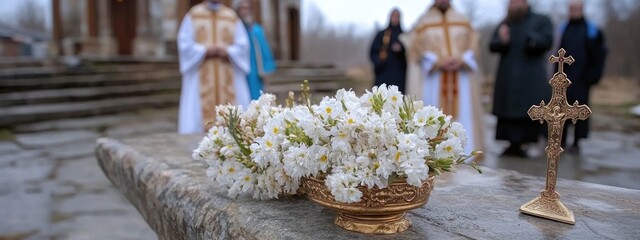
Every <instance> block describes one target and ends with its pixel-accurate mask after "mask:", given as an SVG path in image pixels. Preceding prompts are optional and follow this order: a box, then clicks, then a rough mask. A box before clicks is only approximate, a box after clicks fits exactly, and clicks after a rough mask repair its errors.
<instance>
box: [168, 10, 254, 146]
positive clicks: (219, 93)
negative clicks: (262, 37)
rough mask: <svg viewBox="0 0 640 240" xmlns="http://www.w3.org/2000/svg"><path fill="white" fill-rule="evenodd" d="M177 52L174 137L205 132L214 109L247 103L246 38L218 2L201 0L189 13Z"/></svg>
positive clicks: (241, 27) (237, 22) (238, 22)
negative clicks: (178, 89)
mask: <svg viewBox="0 0 640 240" xmlns="http://www.w3.org/2000/svg"><path fill="white" fill-rule="evenodd" d="M178 54H179V61H180V72H181V73H182V92H181V95H180V110H179V111H180V112H179V119H178V133H180V134H191V133H203V132H204V131H205V130H206V129H205V128H206V126H208V125H209V124H210V123H213V122H214V121H215V116H216V113H215V106H217V105H220V104H228V103H231V104H236V105H241V106H244V107H247V106H248V105H249V102H250V101H251V95H250V94H249V87H248V85H247V78H246V77H247V73H248V72H249V68H250V65H249V64H250V58H249V38H248V36H247V32H246V30H245V28H244V25H243V24H242V21H241V19H240V18H238V16H237V15H236V13H235V12H234V11H233V10H232V9H231V8H228V7H226V6H224V5H223V4H222V3H221V1H220V0H205V1H203V2H202V3H200V4H198V5H196V6H194V7H193V8H191V10H189V12H188V13H187V14H186V16H185V17H184V19H183V20H182V23H181V24H180V29H179V32H178Z"/></svg>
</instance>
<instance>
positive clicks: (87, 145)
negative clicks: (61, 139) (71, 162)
mask: <svg viewBox="0 0 640 240" xmlns="http://www.w3.org/2000/svg"><path fill="white" fill-rule="evenodd" d="M94 145H95V143H92V141H91V139H86V140H84V141H81V142H75V143H72V144H66V145H63V146H54V147H49V148H46V149H44V150H43V151H44V152H45V153H46V154H47V155H48V156H49V157H50V158H52V159H56V160H68V159H77V158H83V157H91V156H93V155H94V152H93V146H94Z"/></svg>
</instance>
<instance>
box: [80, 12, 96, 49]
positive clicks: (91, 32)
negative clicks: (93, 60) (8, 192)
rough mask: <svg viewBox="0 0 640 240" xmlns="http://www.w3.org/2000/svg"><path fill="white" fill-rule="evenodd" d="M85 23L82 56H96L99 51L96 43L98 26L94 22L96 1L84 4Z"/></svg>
mask: <svg viewBox="0 0 640 240" xmlns="http://www.w3.org/2000/svg"><path fill="white" fill-rule="evenodd" d="M85 4H86V5H85V21H84V23H83V24H84V27H85V28H84V32H83V39H82V52H81V54H82V55H85V56H87V55H88V56H96V55H98V52H99V49H100V42H99V41H98V26H97V21H96V5H97V4H96V0H87V1H86V2H85Z"/></svg>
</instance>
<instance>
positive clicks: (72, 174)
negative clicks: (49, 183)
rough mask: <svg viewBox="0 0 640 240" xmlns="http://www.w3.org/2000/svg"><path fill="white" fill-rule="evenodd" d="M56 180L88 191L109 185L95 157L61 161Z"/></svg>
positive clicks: (101, 188)
mask: <svg viewBox="0 0 640 240" xmlns="http://www.w3.org/2000/svg"><path fill="white" fill-rule="evenodd" d="M56 182H58V183H60V184H67V185H69V186H76V187H77V188H79V189H81V190H89V191H92V190H103V189H106V188H109V187H110V186H111V183H110V182H109V179H107V178H106V177H105V176H104V174H103V173H102V170H100V167H99V166H98V163H97V161H96V158H95V157H88V158H83V159H79V160H73V161H64V162H62V163H61V164H60V166H59V169H58V171H57V172H56Z"/></svg>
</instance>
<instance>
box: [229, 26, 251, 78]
mask: <svg viewBox="0 0 640 240" xmlns="http://www.w3.org/2000/svg"><path fill="white" fill-rule="evenodd" d="M227 54H228V55H229V60H231V62H232V63H233V64H234V65H235V66H236V67H237V68H238V69H240V70H242V71H243V72H244V73H245V74H248V73H249V71H250V68H251V66H250V61H251V60H250V56H249V36H248V35H247V29H246V28H245V27H244V24H242V21H237V22H236V30H235V36H234V39H233V44H232V45H231V46H228V47H227Z"/></svg>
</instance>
